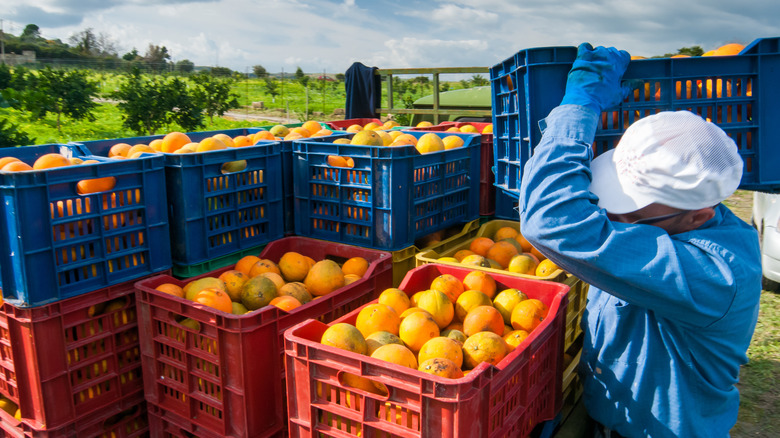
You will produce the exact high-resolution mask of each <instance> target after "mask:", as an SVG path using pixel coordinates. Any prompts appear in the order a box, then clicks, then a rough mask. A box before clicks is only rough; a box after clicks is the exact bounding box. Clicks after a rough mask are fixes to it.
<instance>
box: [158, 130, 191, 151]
mask: <svg viewBox="0 0 780 438" xmlns="http://www.w3.org/2000/svg"><path fill="white" fill-rule="evenodd" d="M191 142H192V140H190V137H188V136H187V134H184V133H181V132H177V131H174V132H169V133H168V134H166V135H165V137H163V139H162V144H161V145H160V151H161V152H166V153H172V152H175V151H176V150H178V149H180V148H181V147H182V146H184V145H185V144H187V143H191Z"/></svg>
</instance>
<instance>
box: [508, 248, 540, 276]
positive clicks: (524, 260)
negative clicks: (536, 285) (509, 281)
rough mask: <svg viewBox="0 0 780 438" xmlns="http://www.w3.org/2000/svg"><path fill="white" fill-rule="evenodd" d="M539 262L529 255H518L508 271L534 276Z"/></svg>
mask: <svg viewBox="0 0 780 438" xmlns="http://www.w3.org/2000/svg"><path fill="white" fill-rule="evenodd" d="M538 264H539V262H538V261H537V260H536V258H535V257H533V256H531V254H529V253H522V254H517V255H515V256H513V257H512V259H511V260H510V261H509V265H508V266H507V268H506V269H507V271H509V272H514V273H515V274H524V275H534V274H535V273H536V266H537V265H538Z"/></svg>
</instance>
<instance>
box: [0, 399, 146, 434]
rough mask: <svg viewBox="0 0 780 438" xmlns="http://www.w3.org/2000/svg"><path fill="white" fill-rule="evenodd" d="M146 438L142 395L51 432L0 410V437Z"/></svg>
mask: <svg viewBox="0 0 780 438" xmlns="http://www.w3.org/2000/svg"><path fill="white" fill-rule="evenodd" d="M147 436H149V422H148V420H147V415H146V402H145V401H144V399H143V394H141V393H140V392H139V393H136V394H133V395H131V396H128V397H125V398H124V399H122V400H121V401H119V402H117V403H114V404H112V405H111V406H107V407H106V409H103V410H101V411H100V412H99V413H96V414H95V415H93V416H90V417H89V418H84V419H81V420H76V421H72V422H70V423H68V424H66V425H63V426H59V427H57V428H54V429H51V428H49V429H36V428H33V427H31V426H30V425H28V424H27V423H26V422H24V421H20V420H17V419H15V418H14V417H13V416H11V415H9V414H8V413H6V412H5V411H2V410H0V437H13V438H82V437H88V438H135V437H147Z"/></svg>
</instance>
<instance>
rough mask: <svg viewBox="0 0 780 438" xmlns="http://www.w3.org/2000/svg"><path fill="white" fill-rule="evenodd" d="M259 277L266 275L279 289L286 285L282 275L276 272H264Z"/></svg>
mask: <svg viewBox="0 0 780 438" xmlns="http://www.w3.org/2000/svg"><path fill="white" fill-rule="evenodd" d="M258 277H265V278H267V279H269V280H271V281H273V282H274V285H275V286H276V290H277V291H278V290H279V289H281V288H282V287H283V286H284V285H285V282H284V279H283V278H282V276H281V275H279V274H277V273H276V272H263V273H262V274H259V275H258Z"/></svg>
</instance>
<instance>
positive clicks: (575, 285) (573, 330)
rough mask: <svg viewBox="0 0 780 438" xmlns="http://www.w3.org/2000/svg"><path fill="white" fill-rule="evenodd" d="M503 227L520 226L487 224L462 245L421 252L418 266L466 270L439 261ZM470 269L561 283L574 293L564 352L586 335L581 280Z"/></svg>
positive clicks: (585, 291) (584, 286) (584, 289)
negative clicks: (582, 334) (582, 324)
mask: <svg viewBox="0 0 780 438" xmlns="http://www.w3.org/2000/svg"><path fill="white" fill-rule="evenodd" d="M502 227H515V228H517V229H518V230H519V229H520V222H518V221H510V220H492V221H489V222H486V223H484V224H482V226H480V227H479V230H477V232H476V234H474V235H473V236H471V237H468V238H466V239H462V240H460V241H459V243H457V244H453V245H447V247H446V248H438V250H437V249H433V248H429V249H425V250H422V251H420V252H419V253H418V254H417V255H416V257H415V258H416V263H417V266H422V265H425V264H428V263H439V264H443V265H451V266H463V265H461V264H460V263H456V262H448V261H439V259H440V258H442V257H452V256H454V255H455V253H456V252H458V251H460V250H462V249H468V248H469V246H470V245H471V242H472V241H473V240H474V239H476V238H478V237H488V238H492V237H493V236H494V235H495V234H496V231H498V230H499V229H500V228H502ZM470 267H471V268H474V269H477V270H480V271H486V272H491V273H495V274H508V275H512V276H517V277H523V278H531V279H534V280H544V281H555V282H558V283H564V284H566V285H568V286H569V288H570V290H569V294H568V298H569V305H568V307H567V308H566V333H565V338H564V346H563V348H564V351H566V350H568V348H569V347H570V346H571V345H572V343H573V342H574V341H575V340H576V339H577V336H579V334H580V333H582V329H581V328H580V320H581V319H582V314H583V313H584V311H585V304H586V303H587V299H588V287H589V285H588V284H587V283H585V282H584V281H582V280H580V279H579V278H577V277H575V276H573V275H569V274H567V273H566V272H565V271H563V270H561V269H558V270H556V271H555V272H553V273H551V274H550V275H547V276H545V277H537V276H535V275H526V274H515V273H511V272H509V271H505V270H503V269H494V268H483V267H481V266H470ZM395 275H396V271H395V265H393V277H394V278H393V279H394V280H395Z"/></svg>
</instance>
